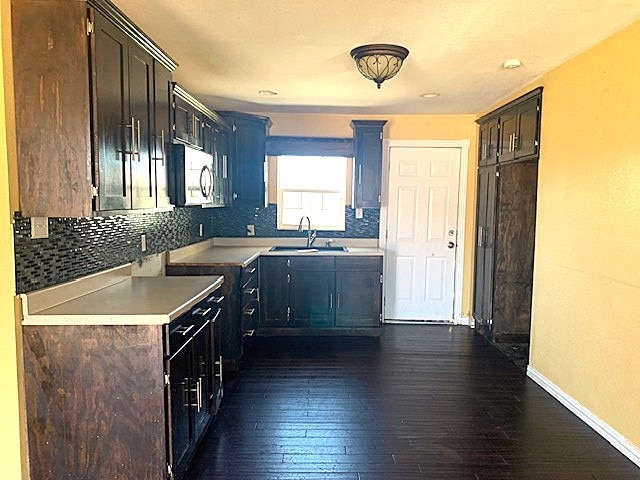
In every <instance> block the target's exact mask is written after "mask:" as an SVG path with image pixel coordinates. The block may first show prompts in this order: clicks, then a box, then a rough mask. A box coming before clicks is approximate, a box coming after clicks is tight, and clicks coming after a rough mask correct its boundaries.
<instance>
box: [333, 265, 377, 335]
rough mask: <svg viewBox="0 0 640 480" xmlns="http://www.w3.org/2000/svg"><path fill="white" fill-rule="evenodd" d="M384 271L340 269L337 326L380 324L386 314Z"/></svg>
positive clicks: (337, 275) (337, 284)
mask: <svg viewBox="0 0 640 480" xmlns="http://www.w3.org/2000/svg"><path fill="white" fill-rule="evenodd" d="M381 275H382V272H380V271H379V270H376V271H352V272H350V271H338V272H336V327H377V326H379V325H380V320H381V318H382V317H381V315H382V283H381V281H380V279H381Z"/></svg>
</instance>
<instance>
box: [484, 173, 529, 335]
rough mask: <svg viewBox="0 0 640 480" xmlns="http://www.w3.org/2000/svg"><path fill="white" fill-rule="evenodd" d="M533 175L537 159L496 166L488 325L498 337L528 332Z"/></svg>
mask: <svg viewBox="0 0 640 480" xmlns="http://www.w3.org/2000/svg"><path fill="white" fill-rule="evenodd" d="M537 178H538V164H537V162H519V163H514V164H509V165H503V166H502V167H501V168H500V178H499V180H498V198H499V201H498V203H497V206H496V216H497V222H498V228H497V229H496V242H495V243H496V249H495V252H493V253H494V258H495V283H494V294H493V325H492V334H493V336H494V338H496V339H498V340H499V339H500V337H503V336H504V337H506V338H513V337H514V336H526V335H528V334H529V328H530V324H531V292H532V286H533V253H534V244H535V224H536V192H537Z"/></svg>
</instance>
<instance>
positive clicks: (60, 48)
mask: <svg viewBox="0 0 640 480" xmlns="http://www.w3.org/2000/svg"><path fill="white" fill-rule="evenodd" d="M12 22H13V29H12V46H13V62H14V84H15V98H16V136H17V145H18V165H19V172H18V173H19V191H20V211H21V213H22V215H24V216H50V217H82V216H89V215H91V214H92V213H93V212H94V211H108V210H129V209H132V208H135V209H147V208H156V207H160V206H167V203H166V193H164V194H163V189H164V188H165V185H166V169H163V168H160V169H157V168H156V165H157V163H158V161H157V160H156V158H161V157H162V156H161V155H158V153H157V146H160V147H161V142H160V143H157V144H156V143H154V142H155V139H156V138H157V137H160V138H161V137H162V136H163V134H162V132H161V131H160V132H158V130H157V128H158V126H159V125H163V124H164V126H165V128H166V123H167V122H168V115H169V110H168V109H166V108H162V106H157V105H156V104H155V101H156V99H158V98H159V97H158V96H156V87H157V86H158V84H157V83H156V78H155V74H156V72H158V71H159V67H162V68H163V69H164V70H165V71H164V72H163V75H164V76H165V77H166V75H168V76H169V77H170V75H171V71H173V70H174V69H175V67H176V63H175V62H174V61H173V60H172V59H171V58H169V57H168V56H167V55H166V54H165V53H164V52H163V51H162V50H161V49H160V48H159V47H158V46H157V45H156V44H155V43H153V42H152V41H151V40H150V39H149V38H148V37H146V36H145V35H144V33H142V32H141V31H140V30H139V29H138V28H137V27H136V26H135V25H134V24H133V23H132V22H131V21H130V20H129V19H128V18H127V17H126V16H124V15H123V14H122V12H120V11H119V10H118V9H117V8H116V7H115V6H114V5H113V4H112V3H111V2H109V1H107V0H90V1H74V2H60V1H56V0H41V1H30V0H25V1H20V2H14V4H13V5H12ZM51 46H53V48H52V47H51ZM34 59H37V61H34ZM160 95H162V94H160ZM164 115H166V116H167V120H166V121H164V120H162V119H159V118H158V117H159V116H164ZM160 128H161V130H162V127H160ZM164 136H165V139H166V132H165V134H164ZM165 141H166V140H165ZM165 151H166V148H165ZM159 163H160V165H161V166H162V163H163V160H160V161H159ZM166 165H167V159H164V166H166Z"/></svg>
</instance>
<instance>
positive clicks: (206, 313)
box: [192, 307, 212, 317]
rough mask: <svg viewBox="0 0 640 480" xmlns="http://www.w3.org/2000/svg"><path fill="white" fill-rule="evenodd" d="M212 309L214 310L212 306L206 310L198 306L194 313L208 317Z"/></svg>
mask: <svg viewBox="0 0 640 480" xmlns="http://www.w3.org/2000/svg"><path fill="white" fill-rule="evenodd" d="M211 310H212V309H211V307H209V308H207V309H206V310H203V309H202V308H196V309H195V310H194V311H193V312H192V313H193V315H200V316H201V317H206V316H207V315H208V314H209V312H210V311H211Z"/></svg>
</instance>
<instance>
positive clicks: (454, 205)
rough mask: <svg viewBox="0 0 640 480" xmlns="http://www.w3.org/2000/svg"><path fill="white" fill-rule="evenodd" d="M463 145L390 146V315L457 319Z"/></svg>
mask: <svg viewBox="0 0 640 480" xmlns="http://www.w3.org/2000/svg"><path fill="white" fill-rule="evenodd" d="M461 153H462V149H461V148H459V147H446V148H442V147H412V146H390V147H389V167H390V169H389V181H388V184H389V196H388V210H387V225H386V228H387V241H386V253H385V255H386V274H385V290H386V292H385V297H386V302H385V319H387V320H415V321H453V319H454V297H455V284H456V282H455V269H456V253H457V251H458V248H457V239H458V227H457V223H458V190H459V182H460V162H461Z"/></svg>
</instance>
